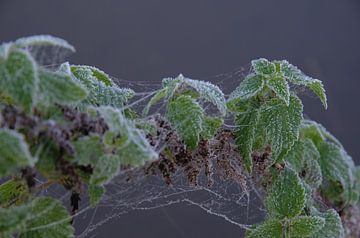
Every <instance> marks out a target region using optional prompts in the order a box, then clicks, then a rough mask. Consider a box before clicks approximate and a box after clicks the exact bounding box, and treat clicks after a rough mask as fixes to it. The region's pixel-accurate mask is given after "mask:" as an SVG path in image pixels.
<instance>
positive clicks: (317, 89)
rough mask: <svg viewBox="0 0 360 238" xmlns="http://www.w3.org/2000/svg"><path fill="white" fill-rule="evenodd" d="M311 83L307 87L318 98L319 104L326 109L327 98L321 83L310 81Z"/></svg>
mask: <svg viewBox="0 0 360 238" xmlns="http://www.w3.org/2000/svg"><path fill="white" fill-rule="evenodd" d="M311 81H312V82H311V83H309V84H308V87H309V88H310V89H311V91H313V92H314V93H315V95H317V96H318V97H319V98H320V101H321V103H322V104H323V106H324V107H325V109H327V107H328V105H327V97H326V93H325V88H324V85H323V83H322V82H321V81H320V80H318V79H311Z"/></svg>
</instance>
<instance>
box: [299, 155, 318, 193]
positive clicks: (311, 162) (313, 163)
mask: <svg viewBox="0 0 360 238" xmlns="http://www.w3.org/2000/svg"><path fill="white" fill-rule="evenodd" d="M302 171H303V173H304V174H303V176H302V179H303V180H304V182H305V183H306V184H308V185H309V186H310V187H311V188H312V189H318V188H319V186H320V185H321V183H322V179H323V178H322V173H321V168H320V165H319V163H318V161H317V160H315V159H311V158H307V159H306V160H305V163H304V167H303V169H302Z"/></svg>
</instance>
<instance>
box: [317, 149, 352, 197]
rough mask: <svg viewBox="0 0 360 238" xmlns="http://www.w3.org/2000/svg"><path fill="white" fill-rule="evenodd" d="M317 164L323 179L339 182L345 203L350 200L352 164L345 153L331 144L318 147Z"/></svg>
mask: <svg viewBox="0 0 360 238" xmlns="http://www.w3.org/2000/svg"><path fill="white" fill-rule="evenodd" d="M318 150H319V152H320V159H319V164H320V167H321V172H322V174H323V176H324V178H325V179H326V180H328V181H334V182H339V183H340V184H341V186H342V188H343V190H344V191H343V198H344V200H345V202H349V201H350V200H351V195H352V187H353V174H352V164H351V162H350V159H349V157H348V155H347V154H346V152H345V151H344V150H343V149H342V148H339V147H338V146H337V145H335V144H334V143H332V142H323V143H322V144H320V145H319V147H318Z"/></svg>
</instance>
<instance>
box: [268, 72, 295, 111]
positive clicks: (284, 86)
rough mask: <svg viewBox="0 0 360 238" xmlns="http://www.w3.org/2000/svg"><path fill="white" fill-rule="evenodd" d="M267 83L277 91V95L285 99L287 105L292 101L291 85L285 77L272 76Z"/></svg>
mask: <svg viewBox="0 0 360 238" xmlns="http://www.w3.org/2000/svg"><path fill="white" fill-rule="evenodd" d="M266 85H267V86H268V87H269V88H270V89H271V90H273V91H274V92H275V94H276V96H277V97H279V98H280V99H282V100H284V102H285V103H286V105H289V103H290V91H289V85H288V83H287V82H286V80H285V79H284V78H283V77H278V76H275V77H272V78H270V79H268V80H267V81H266Z"/></svg>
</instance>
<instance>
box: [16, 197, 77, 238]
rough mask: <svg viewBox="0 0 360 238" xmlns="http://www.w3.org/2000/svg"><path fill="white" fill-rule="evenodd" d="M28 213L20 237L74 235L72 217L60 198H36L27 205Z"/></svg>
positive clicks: (63, 237)
mask: <svg viewBox="0 0 360 238" xmlns="http://www.w3.org/2000/svg"><path fill="white" fill-rule="evenodd" d="M27 213H28V217H27V219H26V222H25V227H24V229H22V230H23V231H22V232H21V233H20V238H48V237H52V238H69V237H74V228H73V227H72V226H71V224H70V219H71V218H70V216H69V214H68V211H67V210H66V208H65V207H64V206H63V205H62V204H61V203H60V201H59V200H57V199H54V198H51V197H41V198H36V199H35V200H34V201H32V202H31V204H29V205H27Z"/></svg>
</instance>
